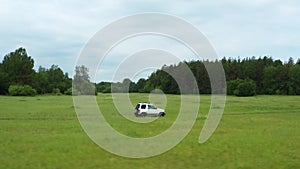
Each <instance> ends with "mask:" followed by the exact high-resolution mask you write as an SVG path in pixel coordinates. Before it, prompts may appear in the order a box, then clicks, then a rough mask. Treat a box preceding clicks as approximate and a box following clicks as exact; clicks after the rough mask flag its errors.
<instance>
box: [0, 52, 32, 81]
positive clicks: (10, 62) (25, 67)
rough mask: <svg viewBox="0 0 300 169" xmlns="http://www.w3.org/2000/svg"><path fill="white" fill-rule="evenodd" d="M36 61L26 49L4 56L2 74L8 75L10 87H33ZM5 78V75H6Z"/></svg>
mask: <svg viewBox="0 0 300 169" xmlns="http://www.w3.org/2000/svg"><path fill="white" fill-rule="evenodd" d="M33 66H34V60H33V59H32V58H31V56H28V55H27V52H26V50H25V49H24V48H19V49H17V50H15V51H14V52H11V53H9V54H7V55H5V56H4V59H3V62H2V65H1V72H4V74H6V75H8V81H9V85H13V84H17V85H25V84H27V85H32V83H33V79H34V73H35V71H34V69H33ZM4 76H5V75H4Z"/></svg>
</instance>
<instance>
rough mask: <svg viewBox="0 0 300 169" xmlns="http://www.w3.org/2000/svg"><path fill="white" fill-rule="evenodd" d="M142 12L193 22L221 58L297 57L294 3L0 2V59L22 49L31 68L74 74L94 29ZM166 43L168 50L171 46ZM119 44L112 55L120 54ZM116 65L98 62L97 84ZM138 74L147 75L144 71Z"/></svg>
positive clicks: (298, 11)
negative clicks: (53, 68) (29, 58)
mask: <svg viewBox="0 0 300 169" xmlns="http://www.w3.org/2000/svg"><path fill="white" fill-rule="evenodd" d="M143 12H162V13H165V14H170V15H174V16H178V17H180V18H182V19H184V20H186V21H187V22H189V23H191V24H193V25H194V26H196V27H197V28H198V29H199V30H200V31H201V32H202V33H203V34H205V35H206V37H207V38H208V39H209V41H210V42H211V44H212V45H213V46H214V47H215V49H216V51H217V53H218V55H219V56H220V57H223V56H226V57H238V56H241V57H251V56H256V57H260V56H265V55H267V56H272V58H274V59H281V60H282V61H287V60H288V58H289V57H293V58H294V59H295V60H297V59H298V58H300V31H299V30H300V1H298V0H294V1H292V0H286V1H282V0H280V1H279V0H251V1H248V0H247V1H246V0H245V1H244V0H222V1H217V0H210V1H196V0H195V1H193V0H191V1H180V0H178V1H171V0H166V1H161V0H151V1H137V0H136V1H135V0H131V1H129V0H128V1H127V0H126V1H112V0H107V1H105V0H90V1H82V0H81V1H79V0H78V1H75V0H72V1H71V0H64V1H59V0H47V1H38V0H26V1H25V0H0V23H1V26H0V37H1V38H0V57H1V58H0V59H1V60H2V59H3V56H4V55H5V54H7V53H9V52H11V51H14V50H15V49H16V48H18V47H25V48H26V50H27V52H28V54H29V55H30V56H32V57H33V58H34V60H35V68H37V67H38V66H40V65H41V66H43V67H46V68H49V67H50V66H51V65H52V64H56V65H58V66H59V67H60V68H62V69H63V71H65V72H68V73H69V74H70V75H73V70H74V65H75V63H76V59H77V57H78V56H79V54H80V52H81V51H82V49H83V48H84V46H85V44H86V43H87V42H88V40H89V39H90V38H91V37H93V35H94V34H95V33H96V32H97V31H99V30H100V29H101V28H103V27H105V26H106V25H108V24H110V23H112V22H113V21H115V20H117V19H119V18H122V17H124V16H128V15H133V14H137V13H143ZM147 38H148V39H147ZM145 40H148V41H149V42H155V44H156V45H157V44H164V43H166V42H168V40H167V41H166V40H164V39H163V38H161V40H158V39H156V37H150V38H149V37H146V38H145V39H143V42H144V41H145ZM158 41H159V42H158ZM140 42H141V40H139V39H135V40H132V41H131V42H130V43H128V44H127V47H128V46H132V45H134V44H135V43H138V44H139V45H140V48H139V50H140V49H141V48H143V47H144V48H147V45H149V44H140ZM169 44H170V45H169V48H170V47H172V45H174V44H172V43H171V42H170V43H169ZM152 45H154V44H152ZM124 46H125V48H124V47H123V48H122V47H120V50H119V51H115V55H122V52H123V50H124V49H126V44H124ZM150 46H151V45H150ZM151 48H155V45H154V47H153V46H151ZM167 48H168V47H167ZM176 49H177V50H180V48H177V47H176ZM125 53H126V52H125ZM179 53H180V52H179ZM126 54H127V55H128V54H129V53H128V52H127V53H126ZM182 59H185V58H182ZM119 60H122V59H119ZM170 63H171V62H170ZM119 64H120V63H117V62H116V60H109V59H107V61H106V62H103V64H102V65H100V69H101V71H102V72H105V73H103V74H102V75H99V77H97V78H96V79H97V81H101V80H111V74H112V73H113V72H114V71H115V70H114V69H115V68H114V66H117V65H119ZM129 64H130V63H129ZM161 64H168V63H164V62H163V61H162V62H161ZM160 66H161V65H158V67H160ZM101 71H100V72H101ZM137 74H141V76H146V74H143V72H137Z"/></svg>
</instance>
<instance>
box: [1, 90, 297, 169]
mask: <svg viewBox="0 0 300 169" xmlns="http://www.w3.org/2000/svg"><path fill="white" fill-rule="evenodd" d="M191 97H193V96H191ZM148 98H149V95H148V94H131V95H130V99H131V102H132V104H133V105H134V104H136V103H137V102H139V101H145V100H147V99H148ZM200 99H201V102H200V103H201V104H200V109H199V114H198V118H197V121H196V123H195V125H194V127H193V129H192V130H191V132H190V133H189V134H188V136H187V137H186V138H185V139H184V140H183V141H182V142H180V144H178V145H177V146H176V147H174V148H173V149H171V150H170V151H168V152H166V153H163V154H161V155H159V156H155V157H151V158H146V159H128V158H123V157H119V156H116V155H113V154H111V153H109V152H106V151H105V150H103V149H102V148H101V147H99V146H98V145H96V144H95V143H93V142H92V141H91V140H90V139H89V137H88V136H87V135H86V134H85V133H84V131H83V130H82V128H81V126H80V123H79V121H78V120H77V117H76V113H75V111H74V106H73V102H72V97H70V96H36V97H7V96H0V106H1V109H0V145H1V146H0V168H70V169H71V168H125V169H126V168H128V169H129V168H144V169H148V168H149V169H150V168H172V169H173V168H174V169H176V168H178V169H181V168H216V169H222V168H224V169H225V168H245V169H246V168H260V169H261V168H265V169H269V168H274V169H276V168H278V169H281V168H286V169H292V168H295V169H296V168H300V160H299V159H300V151H299V147H300V135H299V133H300V125H299V124H300V118H299V117H300V104H299V103H300V96H255V97H232V96H228V97H227V103H226V108H225V112H224V115H223V117H222V120H221V122H220V124H219V126H218V128H217V130H216V131H215V133H214V134H213V136H212V137H211V138H210V139H209V140H208V141H207V142H205V143H204V144H198V137H199V134H200V131H201V128H202V126H203V123H204V121H205V119H206V115H207V112H208V110H209V106H210V96H209V95H201V97H200ZM97 101H98V104H99V108H100V110H101V111H102V113H103V114H104V116H105V118H106V120H107V121H108V122H109V123H110V124H111V126H112V127H114V128H115V129H116V130H117V131H119V132H121V133H124V134H126V135H128V136H132V137H150V136H154V135H156V134H158V133H160V132H162V131H164V130H166V129H167V128H169V127H170V126H171V125H172V123H173V122H174V120H175V119H176V117H177V115H178V111H179V108H180V101H181V100H180V97H179V96H178V95H167V105H166V112H167V116H166V117H164V118H159V119H157V120H155V121H154V122H152V123H146V124H139V123H134V122H131V121H129V120H127V119H125V118H123V117H122V116H121V115H120V114H118V111H117V109H116V107H115V106H114V104H113V101H112V97H111V96H110V95H109V94H99V95H98V96H97ZM156 104H158V105H159V103H156ZM120 148H122V145H120Z"/></svg>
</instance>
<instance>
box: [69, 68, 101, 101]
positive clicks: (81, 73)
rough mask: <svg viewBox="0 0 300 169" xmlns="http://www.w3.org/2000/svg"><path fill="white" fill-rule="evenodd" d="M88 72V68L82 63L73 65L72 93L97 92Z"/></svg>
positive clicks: (86, 93)
mask: <svg viewBox="0 0 300 169" xmlns="http://www.w3.org/2000/svg"><path fill="white" fill-rule="evenodd" d="M88 72H89V70H88V68H87V67H85V66H84V65H82V66H76V67H75V75H74V79H73V94H79V95H95V94H97V90H96V87H95V84H94V83H91V82H90V76H89V73H88Z"/></svg>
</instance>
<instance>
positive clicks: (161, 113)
mask: <svg viewBox="0 0 300 169" xmlns="http://www.w3.org/2000/svg"><path fill="white" fill-rule="evenodd" d="M165 115H166V113H165V112H160V113H159V114H158V116H159V117H164V116H165Z"/></svg>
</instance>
